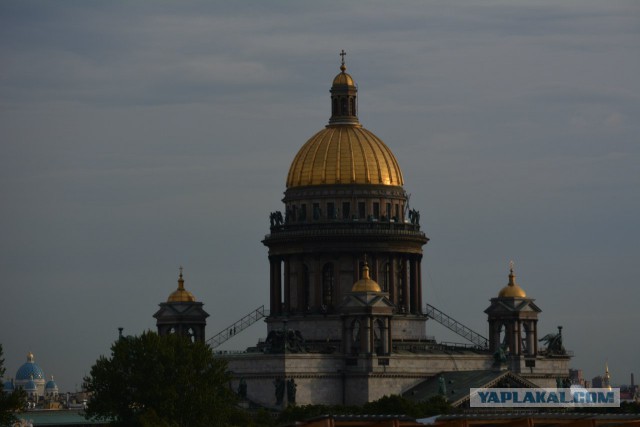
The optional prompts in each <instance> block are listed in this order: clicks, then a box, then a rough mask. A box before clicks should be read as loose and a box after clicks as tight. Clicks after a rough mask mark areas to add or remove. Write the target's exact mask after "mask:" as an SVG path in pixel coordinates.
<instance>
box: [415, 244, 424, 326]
mask: <svg viewBox="0 0 640 427" xmlns="http://www.w3.org/2000/svg"><path fill="white" fill-rule="evenodd" d="M417 263H418V265H417V267H418V270H417V271H418V273H417V274H418V313H419V314H422V313H423V311H422V308H423V307H424V305H423V304H424V302H423V301H422V255H420V256H418V260H417Z"/></svg>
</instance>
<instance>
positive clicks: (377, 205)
mask: <svg viewBox="0 0 640 427" xmlns="http://www.w3.org/2000/svg"><path fill="white" fill-rule="evenodd" d="M373 217H374V218H375V219H380V203H378V202H373Z"/></svg>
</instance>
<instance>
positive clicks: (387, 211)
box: [385, 203, 391, 221]
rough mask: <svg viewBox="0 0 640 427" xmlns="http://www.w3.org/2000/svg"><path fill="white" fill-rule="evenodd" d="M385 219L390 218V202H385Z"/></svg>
mask: <svg viewBox="0 0 640 427" xmlns="http://www.w3.org/2000/svg"><path fill="white" fill-rule="evenodd" d="M385 215H386V218H385V219H386V220H387V221H389V220H390V219H391V203H387V210H386V213H385Z"/></svg>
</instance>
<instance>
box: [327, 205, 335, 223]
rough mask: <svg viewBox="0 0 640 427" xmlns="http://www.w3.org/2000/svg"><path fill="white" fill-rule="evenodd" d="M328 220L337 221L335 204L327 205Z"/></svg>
mask: <svg viewBox="0 0 640 427" xmlns="http://www.w3.org/2000/svg"><path fill="white" fill-rule="evenodd" d="M327 218H329V219H336V208H335V205H334V204H333V202H329V203H327Z"/></svg>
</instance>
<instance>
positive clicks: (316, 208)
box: [313, 203, 322, 221]
mask: <svg viewBox="0 0 640 427" xmlns="http://www.w3.org/2000/svg"><path fill="white" fill-rule="evenodd" d="M321 216H322V212H321V211H320V203H314V204H313V220H314V221H318V220H319V219H320V217H321Z"/></svg>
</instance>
